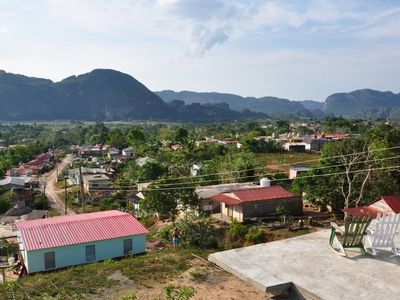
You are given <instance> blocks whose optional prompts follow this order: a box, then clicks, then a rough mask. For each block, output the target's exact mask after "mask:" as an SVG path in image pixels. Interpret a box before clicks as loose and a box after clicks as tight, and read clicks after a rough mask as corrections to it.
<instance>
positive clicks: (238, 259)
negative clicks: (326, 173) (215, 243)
mask: <svg viewBox="0 0 400 300" xmlns="http://www.w3.org/2000/svg"><path fill="white" fill-rule="evenodd" d="M329 235H330V231H329V230H323V231H319V232H315V233H311V234H307V235H304V236H300V237H295V238H291V239H286V240H280V241H276V242H270V243H266V244H259V245H255V246H251V247H245V248H239V249H234V250H228V251H223V252H217V253H213V254H211V255H210V256H209V258H208V259H209V261H211V262H213V263H215V264H217V265H218V266H220V267H221V268H223V269H225V270H226V271H228V272H230V273H232V274H234V275H236V276H238V277H240V278H241V279H243V280H245V281H248V282H250V283H252V284H253V285H255V286H257V287H259V288H260V289H263V290H265V291H267V292H271V293H277V294H279V293H280V292H282V291H284V290H286V289H287V288H289V287H290V286H293V285H294V286H296V287H297V288H298V290H300V292H302V293H303V296H304V297H305V299H335V300H336V299H346V300H347V299H399V298H398V297H400V257H395V256H394V255H393V254H392V252H391V251H390V250H389V249H382V250H380V251H379V252H378V256H376V257H372V256H369V255H368V256H363V255H362V254H361V253H360V251H359V250H358V249H346V251H347V253H348V255H349V257H343V256H340V255H338V254H336V253H334V252H333V251H332V250H331V249H330V248H329V246H328V239H329ZM398 240H400V239H398ZM397 245H398V247H400V241H398V243H397ZM307 292H309V293H308V294H307Z"/></svg>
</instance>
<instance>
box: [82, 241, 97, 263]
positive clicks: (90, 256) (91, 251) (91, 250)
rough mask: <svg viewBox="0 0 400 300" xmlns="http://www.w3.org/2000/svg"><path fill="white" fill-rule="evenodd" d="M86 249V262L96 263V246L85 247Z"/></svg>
mask: <svg viewBox="0 0 400 300" xmlns="http://www.w3.org/2000/svg"><path fill="white" fill-rule="evenodd" d="M85 248H86V249H85V250H86V262H92V261H96V246H95V245H89V246H86V247H85Z"/></svg>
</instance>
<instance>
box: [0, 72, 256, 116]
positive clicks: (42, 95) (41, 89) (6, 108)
mask: <svg viewBox="0 0 400 300" xmlns="http://www.w3.org/2000/svg"><path fill="white" fill-rule="evenodd" d="M0 105H1V107H2V109H1V110H0V120H10V121H23V120H102V121H107V120H138V119H139V120H186V121H190V120H193V121H207V120H219V119H223V120H224V119H227V120H229V119H240V118H248V117H255V116H257V114H254V113H251V112H245V113H238V112H236V111H232V110H230V109H229V107H228V106H220V105H206V106H203V105H200V106H195V107H192V106H191V105H188V106H186V105H184V106H183V107H181V106H179V107H176V106H174V105H171V104H169V103H166V102H164V101H163V100H162V99H161V98H160V97H158V96H157V95H156V94H154V93H153V92H151V91H150V90H149V89H147V88H146V87H145V86H144V85H143V84H142V83H140V82H139V81H137V80H136V79H135V78H133V77H132V76H130V75H127V74H124V73H121V72H118V71H115V70H108V69H96V70H93V71H92V72H89V73H86V74H82V75H79V76H70V77H68V78H66V79H64V80H62V81H60V82H53V81H51V80H48V79H42V78H34V77H27V76H24V75H17V74H12V73H7V72H5V71H0ZM193 111H195V112H196V113H193Z"/></svg>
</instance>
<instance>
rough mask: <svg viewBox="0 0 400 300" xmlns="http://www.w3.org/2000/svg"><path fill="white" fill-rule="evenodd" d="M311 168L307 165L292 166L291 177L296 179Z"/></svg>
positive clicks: (290, 169)
mask: <svg viewBox="0 0 400 300" xmlns="http://www.w3.org/2000/svg"><path fill="white" fill-rule="evenodd" d="M308 171H310V168H307V167H290V168H289V179H295V178H296V177H297V176H299V174H301V173H307V172H308Z"/></svg>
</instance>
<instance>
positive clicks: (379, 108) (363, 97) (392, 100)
mask: <svg viewBox="0 0 400 300" xmlns="http://www.w3.org/2000/svg"><path fill="white" fill-rule="evenodd" d="M324 111H325V113H326V114H333V115H336V116H343V117H359V118H390V119H397V120H399V119H400V93H399V94H394V93H392V92H381V91H376V90H371V89H363V90H356V91H353V92H350V93H337V94H333V95H331V96H329V97H328V98H326V101H325V108H324Z"/></svg>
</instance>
